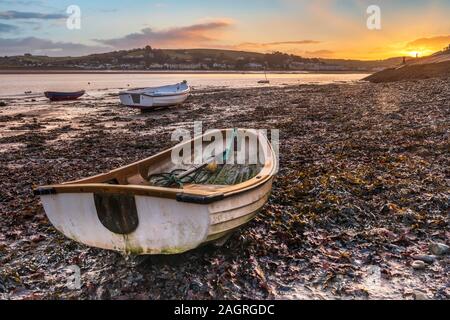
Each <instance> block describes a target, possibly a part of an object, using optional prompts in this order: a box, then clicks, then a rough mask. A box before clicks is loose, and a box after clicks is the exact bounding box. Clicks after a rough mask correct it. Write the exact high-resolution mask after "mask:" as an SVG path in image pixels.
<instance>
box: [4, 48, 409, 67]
mask: <svg viewBox="0 0 450 320" xmlns="http://www.w3.org/2000/svg"><path fill="white" fill-rule="evenodd" d="M400 62H401V58H394V59H388V60H380V61H359V60H333V59H318V58H303V57H300V56H295V55H289V54H285V53H281V52H274V53H268V54H264V53H257V52H246V51H234V50H220V49H178V50H177V49H153V48H151V47H150V46H147V47H146V48H142V49H133V50H122V51H114V52H108V53H102V54H92V55H87V56H83V57H47V56H33V55H30V54H25V55H23V56H12V57H0V69H1V70H17V69H21V70H212V71H214V70H218V71H220V70H242V71H262V70H272V71H290V70H291V71H362V72H373V71H378V70H380V69H384V68H388V67H392V66H395V65H398V64H399V63H400Z"/></svg>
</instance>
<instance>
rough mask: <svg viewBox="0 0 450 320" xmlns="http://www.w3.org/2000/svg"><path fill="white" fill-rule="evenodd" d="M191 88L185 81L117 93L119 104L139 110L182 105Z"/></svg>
mask: <svg viewBox="0 0 450 320" xmlns="http://www.w3.org/2000/svg"><path fill="white" fill-rule="evenodd" d="M190 92H191V88H190V87H189V85H188V83H187V81H183V82H181V83H177V84H173V85H168V86H162V87H149V88H140V89H133V90H127V91H122V92H119V97H120V102H121V103H122V104H123V105H125V106H127V107H131V108H138V109H141V110H146V109H153V108H160V107H168V106H175V105H178V104H182V103H183V102H184V101H186V99H187V98H188V97H189V93H190Z"/></svg>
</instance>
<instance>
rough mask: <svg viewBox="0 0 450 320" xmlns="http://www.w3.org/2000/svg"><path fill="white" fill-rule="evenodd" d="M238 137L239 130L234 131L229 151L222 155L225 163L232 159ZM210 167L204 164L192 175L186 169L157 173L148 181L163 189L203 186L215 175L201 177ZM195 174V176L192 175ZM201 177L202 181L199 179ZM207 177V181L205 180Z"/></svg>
mask: <svg viewBox="0 0 450 320" xmlns="http://www.w3.org/2000/svg"><path fill="white" fill-rule="evenodd" d="M236 136H237V129H233V133H232V137H231V141H230V143H229V145H228V146H227V149H226V150H225V151H224V152H223V155H222V161H223V163H226V162H227V161H228V159H230V156H231V148H233V145H234V140H235V138H236ZM207 166H208V163H204V164H202V165H201V166H199V167H197V168H194V170H193V171H192V172H191V173H190V174H187V175H186V173H187V172H188V171H189V170H185V169H175V170H172V171H171V172H163V173H157V174H152V175H151V176H149V178H148V180H149V181H151V182H153V183H154V184H156V185H159V186H162V187H166V188H167V187H171V186H174V185H177V186H178V187H179V188H181V189H182V188H183V186H184V185H185V184H201V183H203V182H205V181H207V180H208V179H209V178H210V176H211V174H212V173H213V172H212V171H208V174H206V175H204V176H202V177H201V176H200V173H201V171H200V169H203V168H205V167H207ZM192 174H194V175H192ZM200 177H201V179H199V178H200ZM205 177H206V179H205Z"/></svg>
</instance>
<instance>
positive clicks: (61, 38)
mask: <svg viewBox="0 0 450 320" xmlns="http://www.w3.org/2000/svg"><path fill="white" fill-rule="evenodd" d="M71 5H76V6H77V7H78V8H79V9H80V19H79V20H78V19H76V17H75V19H73V18H74V16H73V15H71V13H73V11H71V13H68V12H67V9H68V8H69V6H71ZM373 5H375V6H378V8H379V9H380V10H379V15H376V14H377V12H375V11H369V12H368V8H369V6H373ZM374 14H375V15H374ZM449 16H450V0H314V1H307V0H227V1H223V0H208V1H205V0H189V1H187V0H181V1H180V0H155V1H152V0H132V1H123V0H108V1H106V0H99V1H95V0H70V1H66V0H0V55H1V56H5V55H17V54H24V53H31V54H35V55H40V54H42V55H50V56H80V55H85V54H90V53H100V52H109V51H114V50H121V49H132V48H140V47H144V46H146V45H150V46H152V47H154V48H176V49H180V48H217V49H230V50H244V51H255V52H264V53H266V52H274V51H282V52H286V53H290V54H296V55H300V56H304V57H320V58H339V59H361V60H376V59H385V58H390V57H398V56H408V55H411V56H415V55H416V54H419V55H422V56H423V55H429V54H431V53H433V52H436V51H438V50H440V49H442V48H443V47H445V46H447V45H449V44H450V19H449V18H448V17H449ZM68 20H69V22H70V26H71V27H70V28H69V27H68V25H67V22H68ZM368 20H369V22H370V23H371V24H370V25H371V26H372V27H371V28H369V27H368ZM77 21H79V27H80V28H77V24H76V22H77ZM374 23H375V24H374ZM74 26H75V28H74ZM374 26H375V27H374Z"/></svg>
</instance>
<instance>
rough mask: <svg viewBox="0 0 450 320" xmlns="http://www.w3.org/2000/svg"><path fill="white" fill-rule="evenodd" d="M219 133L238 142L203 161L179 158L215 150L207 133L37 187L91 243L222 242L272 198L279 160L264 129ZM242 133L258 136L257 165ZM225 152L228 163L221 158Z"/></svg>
mask: <svg viewBox="0 0 450 320" xmlns="http://www.w3.org/2000/svg"><path fill="white" fill-rule="evenodd" d="M218 132H219V133H220V135H222V136H223V137H224V140H227V139H225V138H229V137H230V136H232V141H233V144H230V145H228V142H224V143H223V149H222V150H220V149H219V150H218V151H217V152H216V151H214V152H212V153H211V156H210V157H209V158H207V157H206V156H204V157H203V159H207V160H204V161H202V162H201V164H191V163H192V161H191V160H192V159H193V158H194V155H191V154H189V153H186V156H185V155H184V153H183V161H182V162H181V163H180V164H174V162H173V158H172V157H173V154H174V153H177V152H178V153H179V151H180V148H186V147H189V148H190V147H191V146H194V145H196V144H198V143H200V144H201V145H202V146H203V147H204V149H208V148H207V146H208V144H209V143H211V142H208V141H211V140H208V139H203V138H204V136H200V137H196V138H195V139H193V140H191V141H187V142H184V143H182V144H180V145H178V146H175V147H174V148H171V149H169V150H166V151H164V152H161V153H159V154H157V155H155V156H152V157H150V158H147V159H144V160H142V161H139V162H136V163H133V164H130V165H128V166H125V167H122V168H119V169H116V170H113V171H111V172H108V173H105V174H101V175H98V176H94V177H91V178H87V179H83V180H79V181H75V182H68V183H64V184H59V185H50V186H44V187H40V188H37V189H36V190H35V194H37V195H39V196H40V197H41V200H42V203H43V206H44V209H45V212H46V214H47V216H48V218H49V220H50V221H51V222H52V224H53V225H54V226H55V227H56V229H58V230H59V231H61V232H62V233H63V234H65V235H66V236H67V237H69V238H71V239H73V240H75V241H78V242H81V243H83V244H86V245H89V246H93V247H97V248H102V249H109V250H115V251H119V252H123V253H127V254H143V255H145V254H178V253H183V252H186V251H189V250H191V249H194V248H197V247H199V246H201V245H203V244H206V243H211V242H217V241H222V240H223V239H225V238H226V237H228V236H229V235H230V234H231V233H232V232H233V231H235V230H237V229H239V228H240V227H242V226H243V225H245V224H246V223H248V222H249V221H251V220H252V219H253V218H254V217H255V216H256V214H257V213H258V211H259V210H260V209H261V208H262V207H263V206H264V205H265V203H266V202H267V201H268V199H269V196H270V193H271V190H272V182H273V179H274V176H275V173H276V170H277V165H278V162H277V161H278V160H277V158H276V155H275V152H274V150H273V148H272V146H271V144H270V142H269V141H268V139H267V137H266V136H265V135H264V134H263V133H261V132H259V131H255V130H247V129H239V130H231V129H227V130H222V131H218ZM232 134H234V136H233V135H232ZM242 139H244V140H245V139H249V140H252V139H253V141H257V143H258V146H259V147H258V148H257V150H258V151H257V154H258V162H257V163H255V162H254V161H252V160H251V159H254V155H255V151H252V148H247V145H246V144H245V143H244V144H242V143H239V142H238V141H241V142H242V141H244V140H242ZM228 140H230V139H228ZM234 141H236V143H234ZM245 141H246V140H245ZM231 146H233V147H231ZM239 146H240V147H239ZM182 150H183V149H182ZM223 150H225V152H223ZM242 152H243V154H244V156H241V159H243V161H241V162H240V163H241V164H237V163H236V164H235V163H234V162H231V163H230V161H228V159H229V158H230V154H231V158H232V159H236V158H239V155H238V154H242ZM203 154H205V153H203ZM222 158H223V159H224V160H226V162H225V163H221V162H220V161H218V160H219V159H222Z"/></svg>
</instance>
